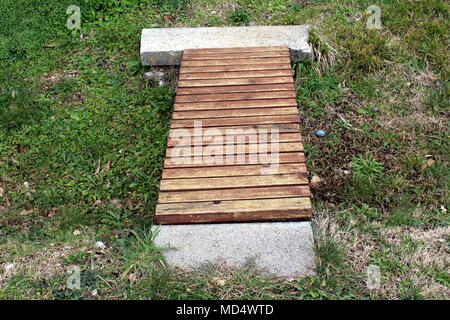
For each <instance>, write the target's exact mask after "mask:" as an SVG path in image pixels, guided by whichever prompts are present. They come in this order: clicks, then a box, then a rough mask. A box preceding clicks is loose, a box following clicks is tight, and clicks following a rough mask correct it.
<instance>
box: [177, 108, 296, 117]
mask: <svg viewBox="0 0 450 320" xmlns="http://www.w3.org/2000/svg"><path fill="white" fill-rule="evenodd" d="M282 114H298V110H297V107H282V108H249V109H224V110H195V111H178V112H174V113H173V119H198V118H202V119H213V118H235V117H248V116H264V115H265V116H276V115H282Z"/></svg>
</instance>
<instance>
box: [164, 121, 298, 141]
mask: <svg viewBox="0 0 450 320" xmlns="http://www.w3.org/2000/svg"><path fill="white" fill-rule="evenodd" d="M178 130H180V129H170V131H169V139H172V138H177V136H176V135H175V133H176V132H177V131H178ZM273 130H274V131H278V132H279V133H280V134H281V133H294V132H295V133H299V131H300V126H299V124H298V123H280V124H259V125H251V126H245V125H244V126H224V127H220V128H204V129H202V128H182V131H183V132H182V133H183V135H186V136H187V137H198V136H203V137H207V136H216V135H217V134H219V135H249V134H256V133H261V132H267V133H268V134H270V133H271V132H272V131H273Z"/></svg>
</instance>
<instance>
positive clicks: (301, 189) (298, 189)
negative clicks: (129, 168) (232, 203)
mask: <svg viewBox="0 0 450 320" xmlns="http://www.w3.org/2000/svg"><path fill="white" fill-rule="evenodd" d="M309 196H311V193H310V190H309V186H306V185H303V186H281V187H280V186H275V187H254V188H233V189H216V190H195V191H191V190H188V191H166V192H161V194H160V196H159V203H176V202H179V203H184V202H199V201H218V200H220V201H223V200H251V199H274V198H291V197H309Z"/></svg>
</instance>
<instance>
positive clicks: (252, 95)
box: [175, 90, 295, 104]
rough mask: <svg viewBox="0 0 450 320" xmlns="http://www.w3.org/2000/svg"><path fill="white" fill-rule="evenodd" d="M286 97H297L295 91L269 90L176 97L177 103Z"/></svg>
mask: <svg viewBox="0 0 450 320" xmlns="http://www.w3.org/2000/svg"><path fill="white" fill-rule="evenodd" d="M283 98H284V99H285V98H295V92H294V91H292V90H289V91H269V92H243V93H215V94H193V95H181V96H178V95H177V96H176V97H175V103H176V104H180V103H193V102H209V101H230V100H231V101H232V100H261V99H283Z"/></svg>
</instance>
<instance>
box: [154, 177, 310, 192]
mask: <svg viewBox="0 0 450 320" xmlns="http://www.w3.org/2000/svg"><path fill="white" fill-rule="evenodd" d="M299 184H308V175H307V174H306V173H298V174H277V175H268V176H261V175H257V176H242V177H221V178H203V179H196V178H195V179H167V180H164V179H163V180H161V186H160V190H161V191H167V190H202V189H208V190H212V189H220V188H240V187H241V188H243V187H262V186H287V185H299Z"/></svg>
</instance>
